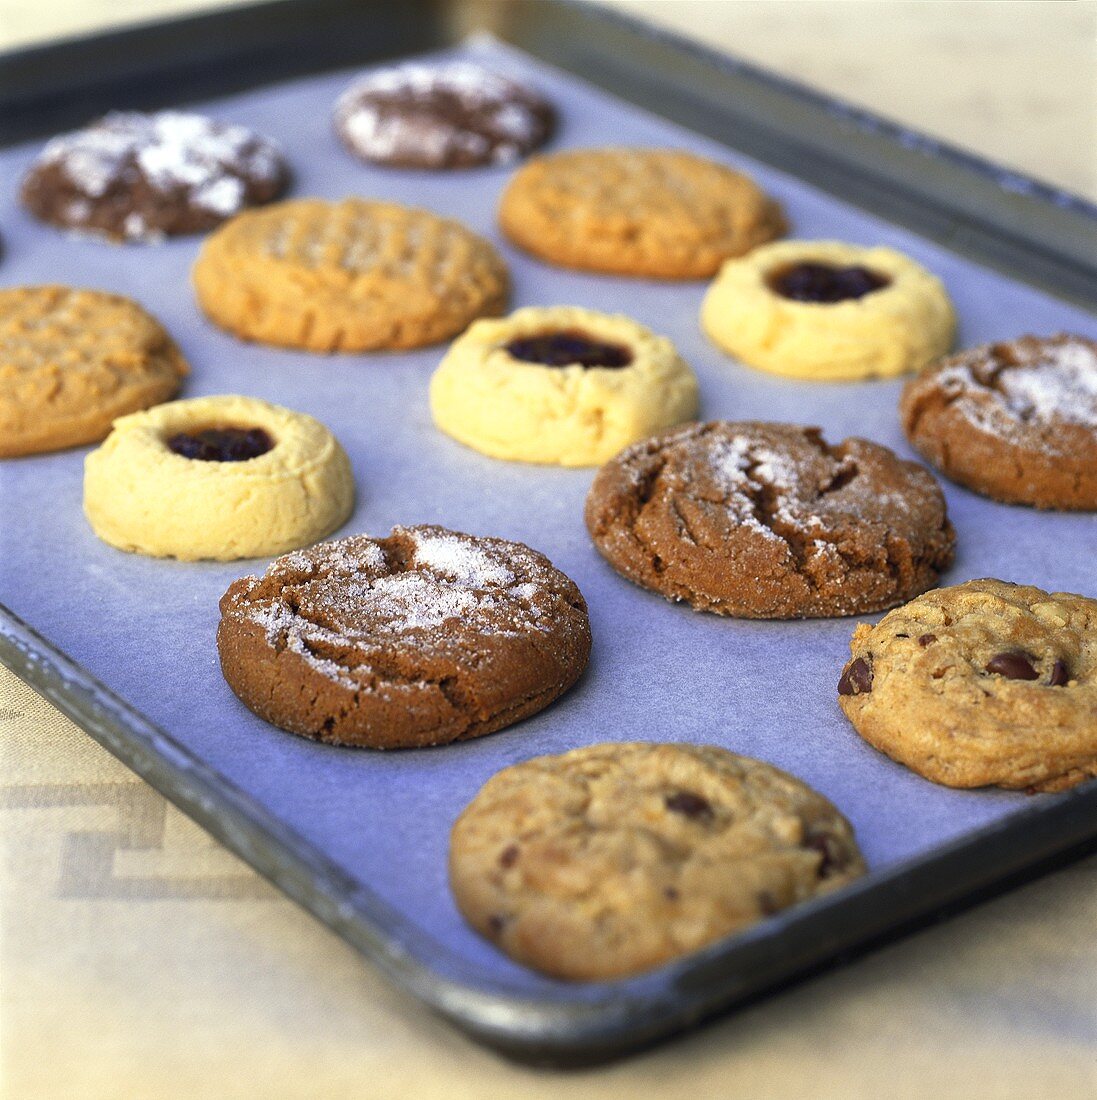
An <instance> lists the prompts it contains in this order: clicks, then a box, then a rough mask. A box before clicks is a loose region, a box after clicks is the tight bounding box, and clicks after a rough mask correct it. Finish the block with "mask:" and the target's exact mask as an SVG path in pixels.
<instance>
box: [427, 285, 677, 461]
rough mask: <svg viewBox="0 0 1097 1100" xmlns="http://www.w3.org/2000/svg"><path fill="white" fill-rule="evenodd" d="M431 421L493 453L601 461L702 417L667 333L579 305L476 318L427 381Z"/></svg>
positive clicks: (523, 457) (527, 458) (521, 457)
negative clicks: (659, 333)
mask: <svg viewBox="0 0 1097 1100" xmlns="http://www.w3.org/2000/svg"><path fill="white" fill-rule="evenodd" d="M430 407H431V413H432V414H433V416H434V423H435V424H437V425H438V427H439V428H441V429H442V431H444V432H446V433H447V434H448V435H451V436H453V438H454V439H457V440H460V441H461V442H462V443H465V444H467V445H468V446H470V447H474V448H475V449H476V450H478V451H482V452H483V453H484V454H488V455H492V456H493V457H495V458H509V459H516V460H518V461H521V462H545V463H554V464H557V465H561V466H597V465H598V464H599V463H601V462H605V461H606V459H608V458H610V457H612V456H613V455H615V454H616V453H617V452H618V451H619V450H621V448H622V447H624V446H626V445H627V444H629V443H634V442H635V441H636V440H638V439H643V438H644V437H645V436H648V435H650V434H651V433H652V432H654V431H658V430H659V429H660V428H666V427H669V426H670V425H672V424H679V423H681V422H682V421H683V420H689V419H690V418H691V417H693V416H696V414H697V380H696V378H694V376H693V372H692V371H691V370H690V369H689V367H688V366H687V365H686V363H685V362H684V361H683V360H682V359H681V358H680V357H679V355H678V353H677V352H676V351H675V350H674V345H673V344H672V343H671V342H670V341H669V340H668V339H667V338H666V337H665V336H657V335H656V334H655V333H653V332H652V331H651V330H650V329H647V328H644V326H643V325H640V324H637V322H635V321H633V320H631V319H629V318H628V317H622V316H620V315H617V316H613V315H610V314H606V313H595V312H594V311H593V310H589V309H580V308H578V307H576V306H554V307H551V308H537V307H531V308H527V309H520V310H518V311H517V312H515V313H512V314H511V315H510V316H509V317H506V318H504V319H503V320H501V321H476V322H475V323H474V324H473V325H471V326H470V327H469V329H468V331H467V332H465V333H464V334H463V335H461V336H459V337H458V338H457V339H456V340H455V341H454V342H453V344H451V345H450V348H449V350H448V351H447V352H446V355H445V358H444V359H443V360H442V362H441V365H440V366H439V367H438V369H437V370H436V371H435V372H434V376H433V378H431V382H430Z"/></svg>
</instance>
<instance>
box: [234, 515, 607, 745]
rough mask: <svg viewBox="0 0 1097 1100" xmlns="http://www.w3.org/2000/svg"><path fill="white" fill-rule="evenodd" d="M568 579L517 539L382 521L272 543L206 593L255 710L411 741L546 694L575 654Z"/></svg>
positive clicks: (344, 736)
mask: <svg viewBox="0 0 1097 1100" xmlns="http://www.w3.org/2000/svg"><path fill="white" fill-rule="evenodd" d="M590 644H591V638H590V623H589V621H588V619H587V607H586V603H585V602H584V600H583V597H582V595H581V593H580V592H579V589H578V588H577V587H576V586H575V584H574V583H573V582H572V581H571V580H570V579H569V578H568V577H566V576H565V575H564V574H563V573H561V572H560V571H559V570H558V569H556V568H554V567H553V565H552V563H551V562H550V561H549V560H548V559H547V558H546V557H545V556H544V555H543V554H539V553H537V552H536V551H535V550H531V549H530V548H529V547H528V546H524V545H522V544H521V543H515V542H507V541H506V540H504V539H495V538H477V537H474V536H472V535H464V534H460V533H458V532H454V531H448V530H446V529H445V528H443V527H434V526H421V527H397V528H395V529H394V530H393V531H392V533H391V534H390V535H389V536H388V537H387V538H381V539H373V538H368V537H367V536H365V535H355V536H352V537H350V538H345V539H338V540H336V541H333V542H327V543H320V544H318V545H316V546H313V547H311V548H310V549H308V550H298V551H295V552H294V553H292V554H288V555H286V556H285V557H282V558H278V559H277V560H276V561H274V562H273V563H272V564H271V565H270V566H269V567H268V568H267V571H266V572H265V573H264V574H263V576H261V577H254V576H253V577H244V578H242V579H241V580H238V581H236V582H235V583H234V584H233V585H232V586H231V587H230V588H229V590H228V591H227V592H226V593H225V595H224V596H223V597H222V599H221V625H220V628H219V629H218V632H217V646H218V649H219V651H220V655H221V669H222V671H223V673H224V676H225V679H226V680H227V681H228V683H229V686H230V687H231V688H232V690H233V691H234V692H235V693H236V694H237V696H239V698H240V699H241V700H242V701H243V702H244V703H245V704H246V705H247V706H248V707H250V708H251V710H253V711H254V712H255V713H256V714H258V715H259V716H260V717H261V718H264V719H266V721H268V722H271V723H272V724H274V725H276V726H280V727H281V728H282V729H285V730H289V731H291V732H293V733H298V734H302V735H303V736H305V737H312V738H315V739H316V740H318V741H326V742H329V743H331V744H338V745H357V746H366V747H370V748H379V749H385V748H412V747H419V746H427V745H440V744H446V743H448V742H450V741H461V740H465V739H467V738H471V737H479V736H481V735H483V734H485V733H491V732H493V731H494V730H498V729H502V728H503V727H504V726H508V725H511V724H512V723H514V722H517V721H519V720H521V719H523V718H526V717H528V716H529V715H531V714H535V713H536V712H537V711H539V710H541V709H542V708H544V707H546V706H548V704H549V703H551V702H552V701H553V700H554V699H555V698H556V697H557V696H559V695H561V694H563V692H565V691H566V690H567V689H568V688H569V687H571V685H572V684H573V683H575V681H576V680H577V679H578V678H579V676H580V674H581V673H582V671H583V669H584V668H585V667H586V663H587V658H588V656H589V655H590Z"/></svg>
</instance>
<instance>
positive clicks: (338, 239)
mask: <svg viewBox="0 0 1097 1100" xmlns="http://www.w3.org/2000/svg"><path fill="white" fill-rule="evenodd" d="M194 286H195V290H196V291H197V293H198V302H199V305H201V307H202V309H203V310H205V312H206V315H207V316H208V317H209V318H210V320H212V321H213V322H215V323H216V324H218V325H220V326H221V327H222V328H224V329H227V330H228V331H229V332H232V333H234V334H235V335H237V336H240V337H243V338H244V339H245V340H257V341H259V342H260V343H263V344H275V345H277V346H280V347H295V348H306V349H308V350H310V351H370V350H375V349H380V348H415V347H421V346H422V345H425V344H435V343H438V342H439V341H440V340H445V339H447V338H449V337H450V336H454V335H456V334H457V333H458V332H461V331H462V330H463V329H464V328H465V327H466V326H467V325H468V323H469V322H470V321H473V320H475V319H476V318H477V317H486V316H494V315H496V314H498V313H501V312H502V311H503V308H504V307H505V306H506V301H507V294H508V291H509V280H508V276H507V269H506V266H505V265H504V263H503V261H502V260H501V259H500V258H499V255H498V254H497V253H496V251H495V249H494V248H492V247H491V245H490V244H488V242H487V241H485V240H484V239H483V238H482V237H478V236H476V234H475V233H473V232H471V231H470V230H468V229H466V228H465V227H464V226H463V225H460V224H459V223H458V222H455V221H450V220H449V219H447V218H440V217H438V216H437V215H435V214H431V213H430V212H429V211H426V210H416V209H413V208H412V207H408V206H400V205H398V204H396V203H390V202H371V201H367V200H365V199H344V200H343V201H342V202H334V203H333V202H325V201H323V200H322V199H297V200H295V201H292V202H284V203H278V204H277V205H275V206H268V207H266V208H265V209H263V210H253V211H249V212H247V213H245V214H241V215H240V216H239V217H237V218H233V220H232V221H230V222H229V223H228V224H227V225H224V226H222V227H221V228H220V229H219V230H218V231H217V232H216V233H214V234H213V235H212V236H211V237H210V238H209V239H208V240H207V241H206V242H205V244H204V245H203V246H202V251H201V253H200V254H199V256H198V260H197V262H196V263H195V265H194Z"/></svg>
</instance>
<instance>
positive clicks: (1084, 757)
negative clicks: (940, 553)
mask: <svg viewBox="0 0 1097 1100" xmlns="http://www.w3.org/2000/svg"><path fill="white" fill-rule="evenodd" d="M849 648H850V653H851V654H852V656H851V658H850V660H849V661H848V662H847V664H846V667H845V669H844V670H843V672H842V677H841V680H840V681H839V684H838V702H839V703H840V704H841V707H842V710H843V711H845V713H846V717H847V718H849V720H850V721H851V722H852V723H853V727H854V729H856V730H857V732H858V733H859V734H860V735H861V736H862V737H863V738H864V739H865V740H866V741H867V742H868V743H869V744H870V745H873V746H875V747H876V748H878V749H880V750H881V751H882V752H885V753H887V755H888V756H890V757H891V758H892V759H893V760H898V761H899V763H901V764H905V765H906V766H907V767H908V768H910V769H912V770H913V771H916V772H918V774H919V775H924V776H925V777H926V778H927V779H932V780H933V782H934V783H943V784H944V785H945V786H948V787H983V786H989V785H994V786H998V787H1013V788H1017V787H1021V788H1029V789H1032V790H1038V791H1061V790H1065V789H1066V788H1067V787H1073V786H1074V785H1075V784H1077V783H1081V782H1082V781H1083V780H1084V779H1088V778H1089V777H1091V776H1095V775H1097V600H1092V599H1087V598H1086V597H1085V596H1075V595H1071V594H1070V593H1067V592H1052V593H1048V592H1044V591H1042V590H1041V589H1039V588H1033V587H1031V586H1029V585H1017V584H1008V583H1007V582H1005V581H998V580H978V581H968V582H967V583H966V584H959V585H956V586H955V587H953V588H938V589H936V590H935V591H933V592H927V593H926V594H925V595H923V596H919V597H918V598H917V599H916V600H911V602H910V603H908V604H906V605H904V606H903V607H898V608H896V609H895V610H894V611H891V612H889V613H888V614H887V615H885V616H884V617H883V618H882V619H881V620H880V621H879V622H878V623H877V624H876V625H875V626H868V625H866V624H861V625H860V626H858V627H857V629H856V630H855V631H854V632H853V639H852V641H851V642H850V645H849Z"/></svg>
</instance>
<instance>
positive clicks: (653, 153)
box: [499, 148, 785, 279]
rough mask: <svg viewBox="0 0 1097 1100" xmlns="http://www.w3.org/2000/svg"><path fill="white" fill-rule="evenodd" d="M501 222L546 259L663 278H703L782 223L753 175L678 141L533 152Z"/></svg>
mask: <svg viewBox="0 0 1097 1100" xmlns="http://www.w3.org/2000/svg"><path fill="white" fill-rule="evenodd" d="M499 224H500V226H501V227H502V230H503V232H504V233H505V234H506V235H507V237H508V238H509V239H510V240H511V241H513V242H514V244H516V245H518V246H519V247H520V248H524V249H525V250H526V251H527V252H531V253H533V255H534V256H539V257H540V258H541V259H543V260H547V261H548V262H549V263H554V264H559V265H560V266H562V267H571V268H578V269H579V270H582V271H603V272H607V273H610V274H617V275H637V276H649V277H653V278H660V279H703V278H705V277H706V276H709V275H713V274H715V272H716V270H717V268H719V266H720V264H721V263H723V261H724V260H726V259H727V258H728V257H729V256H741V255H742V254H743V253H744V252H748V251H750V249H752V248H754V247H755V246H756V245H759V244H762V243H763V242H765V241H770V240H773V238H774V237H779V236H780V235H781V234H782V233H784V231H785V218H784V215H783V213H782V212H781V208H780V206H779V205H778V204H777V203H776V202H775V201H774V200H773V199H771V198H770V197H769V196H768V195H766V194H765V193H764V192H763V191H762V189H761V188H760V187H759V186H758V185H757V184H756V183H755V182H754V181H753V180H751V179H749V178H748V177H747V176H744V175H742V174H741V173H739V172H734V171H732V170H731V169H730V168H728V167H726V166H725V165H723V164H717V163H716V162H715V161H711V160H706V159H705V158H704V157H698V156H694V155H693V154H692V153H686V152H682V151H679V150H677V149H625V148H609V149H574V150H571V149H569V150H567V151H566V152H562V153H553V154H550V155H548V156H540V157H535V158H534V159H533V160H531V161H530V162H529V163H528V164H526V165H524V166H523V167H522V168H521V169H519V171H518V172H516V173H515V175H514V178H513V179H512V180H511V182H510V183H509V184H508V185H507V189H506V191H505V192H504V193H503V197H502V199H501V200H500V204H499Z"/></svg>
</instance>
